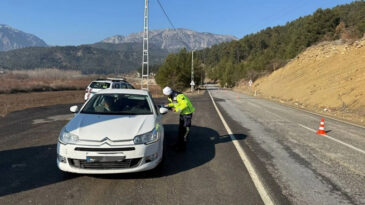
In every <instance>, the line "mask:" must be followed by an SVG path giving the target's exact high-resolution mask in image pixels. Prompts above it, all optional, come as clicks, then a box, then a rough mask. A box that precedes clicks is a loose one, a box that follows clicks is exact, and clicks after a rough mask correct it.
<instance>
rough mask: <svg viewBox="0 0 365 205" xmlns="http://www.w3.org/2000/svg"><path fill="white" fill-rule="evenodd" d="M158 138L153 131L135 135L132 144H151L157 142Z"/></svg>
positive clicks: (156, 133)
mask: <svg viewBox="0 0 365 205" xmlns="http://www.w3.org/2000/svg"><path fill="white" fill-rule="evenodd" d="M159 138H160V136H159V134H158V132H157V131H156V130H155V129H153V130H152V131H151V132H147V133H144V134H141V135H137V136H136V137H134V139H133V142H134V144H151V143H154V142H156V141H158V140H159Z"/></svg>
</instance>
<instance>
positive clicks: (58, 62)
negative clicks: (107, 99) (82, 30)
mask: <svg viewBox="0 0 365 205" xmlns="http://www.w3.org/2000/svg"><path fill="white" fill-rule="evenodd" d="M136 45H137V46H138V44H136V43H133V44H120V45H118V46H117V47H116V48H113V49H109V48H110V45H107V44H105V43H100V44H95V45H93V46H90V45H82V46H55V47H28V48H22V49H16V50H11V51H7V52H0V68H3V69H7V70H13V69H35V68H58V69H65V70H67V69H71V70H80V71H81V72H82V73H86V74H90V73H97V74H107V73H127V72H130V71H134V70H135V69H137V68H140V67H141V62H142V48H141V46H142V45H141V44H139V47H140V49H139V50H140V52H135V51H136V50H138V48H135V46H136ZM104 47H107V48H108V49H104ZM150 51H151V54H150V63H151V65H153V64H160V63H161V62H162V61H163V59H164V58H165V57H166V56H167V55H168V53H167V51H166V50H161V49H159V48H154V47H152V48H150Z"/></svg>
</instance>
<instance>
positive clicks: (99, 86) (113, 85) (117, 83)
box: [84, 78, 135, 101]
mask: <svg viewBox="0 0 365 205" xmlns="http://www.w3.org/2000/svg"><path fill="white" fill-rule="evenodd" d="M104 89H135V88H134V87H133V85H131V84H130V83H128V82H127V81H126V80H125V79H124V78H107V79H97V80H94V81H92V82H91V83H90V84H89V85H88V86H87V88H86V90H85V95H84V100H85V101H86V100H88V99H89V98H91V97H92V96H93V95H94V94H95V93H97V92H100V91H101V90H104Z"/></svg>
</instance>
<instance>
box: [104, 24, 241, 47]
mask: <svg viewBox="0 0 365 205" xmlns="http://www.w3.org/2000/svg"><path fill="white" fill-rule="evenodd" d="M142 37H143V33H142V32H141V33H132V34H130V35H128V36H121V35H116V36H112V37H109V38H106V39H105V40H103V41H102V42H104V43H114V44H120V43H135V42H141V41H142ZM149 37H150V40H149V43H151V44H154V45H157V46H159V47H160V48H161V49H167V50H168V51H169V52H174V51H177V50H179V49H182V48H187V49H188V50H192V49H203V48H207V47H211V46H212V45H214V44H218V43H222V42H226V41H232V40H237V38H236V37H234V36H230V35H218V34H212V33H205V32H204V33H200V32H195V31H192V30H188V29H176V30H174V29H163V30H152V31H150V33H149Z"/></svg>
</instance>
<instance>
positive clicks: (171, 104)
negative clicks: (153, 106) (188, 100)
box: [167, 98, 174, 108]
mask: <svg viewBox="0 0 365 205" xmlns="http://www.w3.org/2000/svg"><path fill="white" fill-rule="evenodd" d="M168 100H169V101H170V103H169V104H167V107H169V108H172V107H174V103H172V100H171V98H168Z"/></svg>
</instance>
